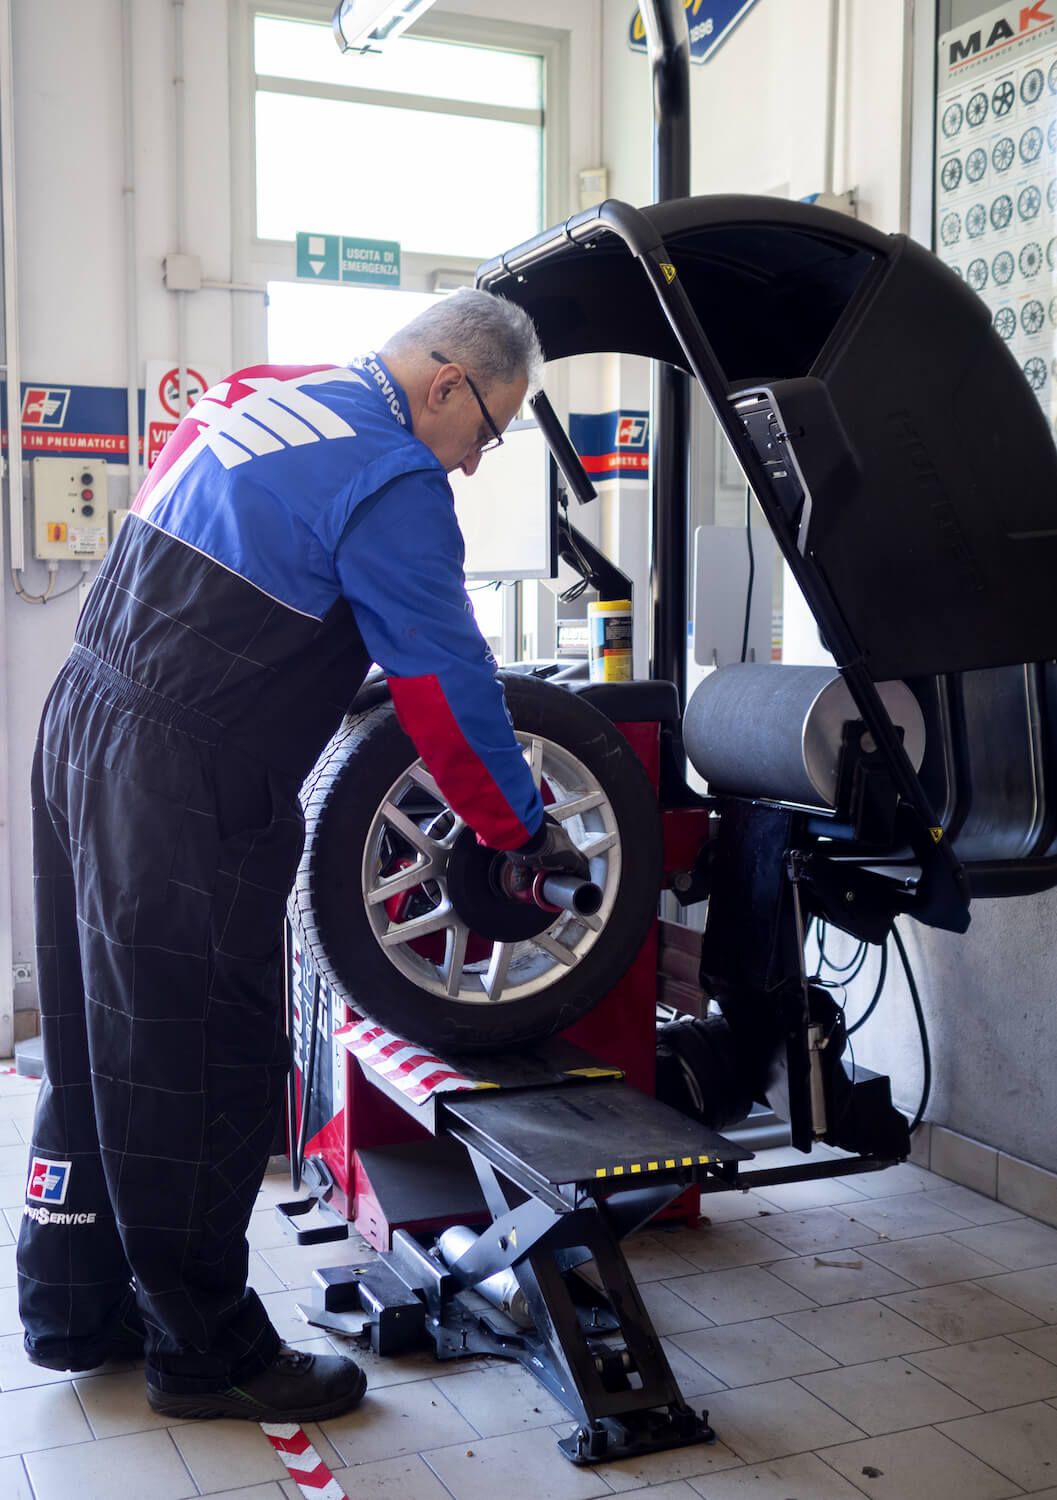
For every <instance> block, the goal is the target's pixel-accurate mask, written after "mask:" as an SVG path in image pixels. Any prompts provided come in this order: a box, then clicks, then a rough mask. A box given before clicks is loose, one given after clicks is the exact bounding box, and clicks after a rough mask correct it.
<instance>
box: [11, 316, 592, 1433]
mask: <svg viewBox="0 0 1057 1500" xmlns="http://www.w3.org/2000/svg"><path fill="white" fill-rule="evenodd" d="M541 359H542V356H541V353H540V348H539V344H538V341H537V339H536V334H535V330H534V328H533V326H532V324H531V322H530V320H529V319H528V318H527V317H526V315H525V314H524V313H523V312H521V311H520V310H519V309H517V308H515V307H514V306H512V305H511V304H508V303H505V302H502V301H500V300H498V299H496V298H493V297H491V296H489V295H487V294H485V293H483V292H460V293H457V294H456V295H455V296H453V297H451V298H448V299H446V300H445V301H443V302H440V303H438V304H437V305H436V306H434V307H432V308H430V309H429V310H428V311H427V312H425V313H423V314H422V315H421V316H420V317H418V318H416V319H415V320H414V321H413V322H412V323H410V324H408V325H407V327H406V328H404V329H402V330H401V331H400V332H399V333H398V334H397V335H396V336H395V337H394V338H392V339H391V340H390V341H389V343H388V344H387V345H386V346H385V348H384V349H383V350H382V351H381V353H380V354H378V355H370V356H367V357H366V358H364V359H362V360H359V361H357V362H356V363H355V364H354V365H352V366H347V367H334V366H318V365H316V366H312V365H310V366H268V365H260V366H254V367H251V368H249V369H244V370H239V371H238V372H237V373H236V374H234V375H231V376H230V377H229V378H228V379H226V380H223V381H221V382H219V384H217V385H215V386H213V387H212V388H211V389H210V390H208V391H206V392H205V394H204V395H203V397H202V398H201V400H200V401H199V402H198V403H197V404H196V405H195V406H194V407H193V408H192V409H191V411H190V412H189V413H188V414H187V416H186V417H185V418H184V420H183V421H182V422H181V423H180V424H179V426H178V427H177V429H176V431H175V433H174V434H173V436H172V438H171V439H170V440H169V442H168V444H167V445H166V447H165V449H164V451H163V452H162V454H161V456H160V457H159V459H158V461H157V462H156V463H155V464H154V466H153V467H152V469H151V471H150V473H149V474H148V476H147V478H146V481H145V482H144V484H143V487H142V488H141V490H140V492H139V494H138V495H137V497H136V499H135V502H134V504H133V506H132V512H131V514H130V516H129V518H128V520H127V522H126V523H125V525H124V526H123V527H122V529H121V532H120V535H119V537H118V539H117V542H116V543H115V545H114V547H113V548H112V549H111V551H110V554H109V556H108V557H107V560H106V563H105V564H104V566H103V568H102V570H101V572H100V574H99V577H98V579H97V580H96V582H95V584H94V586H93V588H92V591H91V594H90V595H89V598H88V601H87V604H86V606H85V608H84V611H83V613H82V615H81V618H80V621H79V624H78V627H77V638H76V643H75V645H74V647H73V649H72V651H71V653H70V656H69V658H68V660H67V662H66V664H65V665H64V666H63V668H62V670H61V672H60V674H59V676H58V678H57V680H56V682H55V684H54V686H53V688H52V690H51V693H50V695H49V698H48V701H47V704H46V706H45V710H44V717H43V721H42V724H41V730H40V737H39V740H38V746H37V755H36V759H35V763H34V771H33V804H34V836H35V866H36V868H35V874H36V900H37V907H36V910H37V936H38V962H39V974H40V1000H41V1016H42V1023H43V1025H42V1029H43V1036H44V1054H45V1066H46V1072H47V1082H46V1083H45V1085H44V1086H43V1088H42V1090H41V1098H40V1105H39V1108H38V1112H37V1118H36V1122H35V1126H34V1134H33V1144H32V1147H31V1162H30V1171H29V1180H28V1185H27V1195H26V1205H25V1213H24V1217H23V1221H22V1229H21V1234H20V1238H19V1246H18V1273H19V1304H20V1311H21V1316H22V1320H23V1323H24V1326H25V1330H26V1350H27V1353H28V1355H29V1357H30V1359H31V1360H33V1361H34V1362H35V1363H37V1364H39V1365H43V1366H45V1367H47V1368H51V1369H73V1370H87V1369H92V1368H94V1367H95V1366H97V1365H99V1364H100V1363H102V1362H103V1361H104V1360H106V1359H108V1358H111V1357H114V1356H115V1355H123V1356H125V1357H128V1356H129V1355H130V1354H135V1353H138V1352H139V1351H141V1350H143V1349H144V1347H145V1353H146V1363H147V1396H148V1400H149V1402H150V1404H151V1405H152V1406H153V1407H154V1408H155V1410H157V1411H159V1412H163V1413H165V1414H168V1415H171V1416H183V1417H247V1418H250V1419H253V1420H256V1421H297V1422H303V1421H311V1420H314V1419H318V1418H323V1417H328V1416H334V1415H336V1414H337V1413H339V1412H341V1411H345V1410H347V1409H349V1408H350V1407H352V1406H354V1405H355V1404H356V1403H357V1401H359V1399H360V1398H361V1396H362V1395H363V1391H364V1388H365V1384H366V1382H365V1380H364V1377H363V1374H362V1372H361V1371H360V1370H359V1369H358V1368H357V1366H356V1365H355V1364H354V1363H353V1362H352V1361H351V1360H345V1359H339V1358H337V1357H320V1356H316V1355H311V1354H307V1353H304V1352H300V1351H295V1350H292V1349H288V1348H286V1347H285V1346H284V1345H283V1344H282V1343H281V1341H280V1339H279V1335H278V1334H277V1333H276V1331H275V1329H274V1328H273V1327H272V1324H271V1322H270V1321H269V1319H268V1316H267V1313H266V1311H265V1308H264V1305H263V1303H262V1302H261V1300H260V1298H259V1297H258V1296H257V1294H256V1293H255V1292H254V1291H252V1290H251V1289H248V1288H247V1285H246V1275H247V1255H248V1251H247V1245H246V1228H247V1224H248V1221H249V1216H250V1213H251V1211H252V1209H253V1205H254V1200H255V1197H256V1194H257V1190H258V1188H259V1186H260V1182H261V1177H262V1175H263V1172H264V1168H265V1164H266V1162H267V1157H268V1152H269V1149H270V1146H271V1143H272V1140H273V1139H274V1135H275V1130H276V1125H277V1120H278V1114H279V1110H280V1108H281V1103H282V1099H283V1093H284V1082H285V1078H286V1074H287V1069H288V1066H289V1048H288V1043H287V1038H286V1035H285V1031H284V1020H283V1015H282V1007H281V1003H280V996H281V972H280V950H281V932H282V922H283V915H284V910H285V903H286V897H287V893H288V891H289V889H290V886H291V884H292V881H293V876H294V873H295V870H296V867H297V863H298V859H299V857H300V853H301V847H302V841H303V834H304V825H303V821H302V816H301V810H300V807H299V804H298V790H299V788H300V786H301V783H302V781H303V779H304V777H305V775H306V774H307V772H308V771H309V770H310V769H311V767H312V765H313V764H314V763H315V761H316V759H317V758H318V756H319V753H320V751H321V750H322V748H323V746H324V745H325V744H326V742H327V740H328V739H329V737H330V736H331V735H332V734H333V732H334V730H335V729H336V728H337V726H338V724H339V722H340V720H341V716H342V714H343V713H344V711H345V709H346V707H347V705H348V704H349V703H350V702H351V701H352V699H353V697H354V696H355V693H356V691H357V689H358V688H359V686H360V683H361V682H362V680H363V677H364V674H365V673H366V671H367V669H368V667H369V665H370V663H371V662H372V661H375V662H378V663H379V664H380V665H381V666H382V667H383V668H384V669H385V670H386V672H387V673H388V675H389V678H390V685H391V691H392V696H393V701H394V704H395V707H396V710H397V713H398V714H399V716H400V719H401V721H402V723H403V725H404V727H405V729H406V730H407V731H408V733H409V734H410V735H411V737H412V739H413V740H414V741H415V743H416V746H417V748H418V750H419V752H420V754H421V755H422V756H423V758H424V759H425V760H426V762H427V764H428V765H429V768H430V770H431V772H432V773H433V775H434V777H435V778H436V780H437V782H438V783H439V785H440V787H441V788H442V790H443V791H444V792H445V795H446V796H447V797H448V799H449V800H450V802H451V804H452V805H453V807H454V808H455V809H456V811H457V812H459V813H460V814H461V816H462V817H463V818H464V819H465V820H466V822H467V823H468V824H469V825H470V826H471V827H472V828H473V829H474V830H475V831H476V832H477V833H478V835H479V836H480V837H481V838H482V840H483V841H484V842H486V843H487V844H489V845H490V846H491V847H493V848H496V849H506V850H511V851H516V853H515V858H516V860H517V861H518V862H520V863H523V864H525V865H527V866H528V867H529V868H530V869H532V868H538V869H542V868H549V869H553V868H570V869H577V868H579V867H580V865H581V864H582V859H581V857H580V856H579V855H578V853H577V851H576V850H575V849H573V847H572V845H571V844H570V843H569V841H568V839H567V838H566V836H565V834H564V833H563V832H562V830H561V829H560V827H559V826H558V825H557V824H555V823H551V822H550V821H549V820H547V819H546V818H545V817H544V814H543V807H542V805H541V802H540V798H539V794H538V792H537V790H536V787H535V785H534V783H533V780H532V777H531V775H530V773H529V770H528V768H527V766H526V764H525V761H524V759H523V757H522V755H521V752H520V749H519V746H518V744H517V741H516V740H515V738H514V734H513V731H512V729H511V726H510V722H509V719H508V718H507V716H506V712H505V705H504V703H503V695H502V691H501V688H500V686H499V684H498V683H497V681H496V678H495V664H494V662H493V660H492V658H491V656H490V654H489V652H488V650H487V647H486V646H485V643H484V641H483V640H482V638H481V635H480V633H479V631H478V630H477V627H476V625H475V623H474V620H473V616H472V614H471V613H470V612H469V609H468V605H467V600H466V594H465V590H464V587H463V576H462V562H463V547H462V538H461V536H460V534H459V528H458V525H457V523H456V519H455V513H454V507H453V502H452V495H451V489H450V486H449V484H448V480H447V474H448V473H450V472H451V471H452V470H453V469H462V470H464V471H465V472H466V473H467V474H472V473H473V472H474V471H475V469H476V468H477V466H478V464H479V463H480V462H481V459H482V455H483V454H485V453H486V452H487V451H488V449H489V448H490V447H492V446H494V445H495V444H497V443H500V442H502V434H503V429H504V428H505V427H506V426H507V424H508V423H509V422H510V420H511V419H512V417H513V416H514V414H515V413H516V412H517V410H518V408H519V406H520V405H521V403H522V401H523V400H524V398H525V395H526V392H527V391H528V390H529V389H530V388H531V387H532V386H533V385H535V384H536V383H537V382H538V379H539V369H540V364H541Z"/></svg>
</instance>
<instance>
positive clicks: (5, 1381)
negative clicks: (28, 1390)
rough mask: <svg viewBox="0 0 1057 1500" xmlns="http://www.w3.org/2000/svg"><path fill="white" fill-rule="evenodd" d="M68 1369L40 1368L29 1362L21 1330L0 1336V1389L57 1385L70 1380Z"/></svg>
mask: <svg viewBox="0 0 1057 1500" xmlns="http://www.w3.org/2000/svg"><path fill="white" fill-rule="evenodd" d="M72 1379H73V1376H72V1375H71V1374H70V1372H69V1371H68V1370H42V1369H41V1368H40V1366H39V1365H32V1364H30V1362H29V1360H28V1359H27V1358H26V1352H25V1349H24V1348H23V1340H22V1332H21V1330H19V1332H18V1333H8V1334H5V1335H4V1336H3V1337H2V1338H0V1391H17V1390H23V1389H24V1388H25V1387H26V1386H31V1385H58V1384H59V1383H60V1382H61V1381H63V1380H72Z"/></svg>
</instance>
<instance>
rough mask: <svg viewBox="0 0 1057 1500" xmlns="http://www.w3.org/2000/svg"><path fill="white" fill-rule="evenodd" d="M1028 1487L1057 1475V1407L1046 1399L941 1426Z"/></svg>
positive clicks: (1042, 1484) (1029, 1488) (971, 1449)
mask: <svg viewBox="0 0 1057 1500" xmlns="http://www.w3.org/2000/svg"><path fill="white" fill-rule="evenodd" d="M940 1431H941V1432H943V1433H945V1434H946V1436H947V1437H950V1438H953V1439H954V1441H955V1442H956V1443H960V1444H961V1446H962V1447H963V1448H967V1449H968V1450H969V1452H970V1453H975V1454H976V1456H977V1458H979V1459H982V1460H983V1462H984V1463H986V1464H990V1466H991V1468H993V1469H997V1470H998V1472H999V1473H1000V1474H1004V1475H1005V1476H1006V1478H1007V1479H1012V1480H1013V1482H1014V1484H1019V1485H1020V1486H1021V1487H1022V1488H1023V1489H1026V1490H1038V1489H1042V1488H1043V1486H1048V1485H1050V1483H1051V1481H1052V1480H1053V1479H1054V1478H1055V1477H1057V1411H1055V1410H1054V1409H1053V1407H1052V1406H1046V1405H1045V1404H1043V1403H1039V1404H1034V1405H1031V1406H1012V1407H1010V1408H1009V1409H1008V1410H1007V1411H996V1412H989V1413H988V1414H987V1415H986V1416H982V1417H968V1418H967V1419H966V1420H965V1421H962V1422H946V1423H944V1425H943V1426H942V1427H941V1429H940Z"/></svg>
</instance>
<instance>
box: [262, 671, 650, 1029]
mask: <svg viewBox="0 0 1057 1500" xmlns="http://www.w3.org/2000/svg"><path fill="white" fill-rule="evenodd" d="M504 685H505V689H506V698H507V707H508V709H509V710H510V714H511V718H512V719H513V723H514V728H515V731H516V732H517V733H518V735H519V737H520V738H521V739H522V740H523V741H527V742H528V743H529V744H530V745H531V747H532V751H531V753H532V758H533V759H532V762H530V763H534V768H535V765H540V766H541V768H542V780H543V792H544V801H545V802H547V801H548V800H550V802H551V805H552V806H553V807H554V809H555V813H556V815H557V814H558V813H560V810H561V806H562V804H563V802H565V803H569V804H570V805H571V803H572V802H573V801H575V800H576V798H577V795H579V798H580V801H581V802H585V801H586V802H588V803H591V806H590V809H589V810H586V811H584V812H582V813H574V814H567V815H566V819H563V820H562V821H563V822H564V823H565V826H566V827H567V829H568V831H569V833H570V835H571V836H572V837H573V838H574V840H575V841H576V842H577V844H578V845H580V846H581V847H582V848H583V850H584V852H585V853H587V854H588V856H589V858H590V860H591V876H592V879H593V880H594V881H595V882H596V883H598V884H600V885H602V887H603V893H604V896H603V905H602V908H601V910H600V911H599V913H598V915H597V916H596V917H592V918H589V919H584V920H583V921H581V919H578V918H576V917H574V916H572V915H571V914H568V913H564V912H562V913H559V914H557V915H555V914H553V913H549V912H540V911H539V909H538V908H536V907H534V906H525V905H523V904H522V903H520V902H514V901H510V900H507V899H505V898H500V897H496V896H494V894H492V893H491V889H490V887H489V888H488V892H487V893H484V894H482V884H481V870H482V863H481V862H482V860H485V861H488V860H489V859H490V856H489V854H488V852H487V851H483V850H481V849H480V848H479V847H478V846H477V844H476V840H475V839H474V837H473V835H472V833H470V832H469V830H468V829H466V828H465V825H462V824H461V822H457V821H456V820H455V819H454V815H453V814H452V813H451V811H450V809H447V804H446V802H445V801H444V799H443V797H442V795H441V794H440V792H439V789H438V788H437V787H436V783H435V782H433V781H432V778H431V777H430V776H429V773H428V772H427V771H426V770H425V767H424V766H423V765H422V762H421V761H420V760H419V758H418V753H417V751H416V750H415V748H414V746H413V744H412V742H411V740H410V739H409V738H408V737H407V735H405V734H404V731H403V730H402V729H401V727H400V724H399V721H398V719H397V717H396V713H395V711H394V709H393V708H392V705H391V704H389V703H385V704H381V705H377V706H374V707H371V708H368V709H367V710H366V711H365V712H362V713H360V714H358V715H356V716H355V717H349V718H347V719H346V720H345V723H344V724H343V725H342V727H341V729H340V730H339V731H338V733H337V734H336V735H335V737H334V739H333V740H332V741H331V743H330V744H329V746H328V747H327V749H326V750H325V751H324V753H323V755H322V757H321V759H320V761H319V763H318V764H317V766H316V768H315V770H314V771H313V773H312V775H311V776H310V777H309V779H308V781H307V782H306V784H305V787H304V788H303V790H302V803H303V806H304V811H305V823H306V837H305V850H304V855H303V858H302V861H301V866H300V869H299V872H298V878H297V884H296V887H295V890H294V894H293V896H292V898H291V907H292V912H291V914H292V918H293V920H294V922H295V924H296V926H297V928H298V929H299V931H300V933H301V936H302V940H303V941H304V942H305V944H306V946H307V948H308V950H309V952H310V953H311V954H312V956H313V958H314V959H315V961H316V963H317V965H318V967H319V969H320V972H321V973H322V975H323V977H324V978H325V979H327V980H328V981H329V983H330V984H331V985H332V986H333V987H334V988H335V989H336V990H337V991H338V993H339V994H341V995H342V996H343V997H345V998H346V999H347V1000H348V1001H349V1002H350V1003H351V1004H352V1006H353V1007H354V1008H355V1009H356V1010H358V1011H360V1012H361V1013H364V1014H366V1015H368V1016H370V1017H371V1019H372V1020H374V1021H377V1022H378V1023H379V1024H380V1025H382V1026H384V1027H386V1028H387V1029H388V1030H390V1031H392V1032H394V1033H396V1034H397V1035H398V1036H401V1037H405V1038H407V1039H408V1040H411V1041H414V1042H417V1043H419V1044H420V1045H422V1046H426V1047H429V1048H432V1049H434V1050H437V1051H440V1052H449V1053H450V1052H455V1053H458V1052H466V1053H469V1052H489V1051H498V1050H503V1049H509V1048H513V1047H518V1046H520V1045H523V1044H525V1043H529V1042H533V1041H538V1040H540V1039H542V1038H544V1037H547V1036H550V1035H551V1034H553V1033H554V1032H556V1031H560V1030H563V1029H564V1028H565V1027H566V1026H569V1025H571V1024H572V1022H574V1021H576V1020H578V1019H579V1018H580V1017H581V1016H583V1015H585V1014H586V1013H587V1012H588V1011H589V1010H591V1009H592V1007H593V1006H594V1005H595V1004H597V1002H598V1001H599V1000H601V999H602V998H603V996H604V995H605V994H606V993H607V992H608V991H609V990H610V989H611V988H612V987H613V985H614V984H615V983H616V982H617V981H618V980H619V979H620V978H621V976H622V975H623V974H624V973H625V971H626V970H627V968H628V966H629V965H630V963H631V961H632V960H633V958H634V957H635V955H636V953H637V952H638V950H639V948H640V947H641V945H642V942H643V940H644V938H645V936H646V934H647V931H648V930H649V926H650V923H651V922H652V921H653V919H654V917H655V916H656V913H657V901H658V896H659V892H660V886H661V877H662V863H663V861H662V848H661V825H660V816H659V812H658V807H657V800H656V796H655V794H654V791H653V788H652V786H651V784H650V782H649V779H648V777H647V776H646V773H645V771H644V769H643V767H642V764H641V762H640V761H639V759H638V757H637V756H636V754H635V753H634V751H633V750H632V749H631V747H630V745H629V744H628V742H627V741H626V740H625V739H624V737H623V735H621V734H620V732H619V731H618V730H617V729H616V728H614V726H613V724H612V723H611V722H610V721H609V720H608V719H607V718H606V717H605V716H604V715H603V714H601V713H599V712H598V710H597V709H595V708H592V707H591V706H590V704H588V703H586V702H584V701H583V700H582V699H580V698H578V697H577V696H576V695H575V694H573V693H569V692H565V691H563V690H562V689H561V688H556V687H551V686H548V685H547V684H545V683H543V682H540V681H538V680H536V679H533V678H531V677H523V676H517V675H509V676H507V677H505V679H504ZM583 788H586V791H584V790H582V789H583ZM394 807H395V808H396V811H397V814H402V815H403V816H402V820H401V819H399V818H398V820H397V821H395V822H394V821H393V814H392V812H391V810H392V809H393V808H394ZM387 808H388V809H390V812H388V813H387V812H386V809H387ZM445 809H447V811H446V812H445V811H444V810H445ZM416 817H417V819H418V821H417V822H416V821H415V819H416ZM401 830H407V831H409V832H410V833H411V835H412V838H413V839H414V841H415V842H414V843H412V842H411V841H410V840H409V839H408V838H407V836H406V832H402V831H401ZM416 830H417V832H416ZM445 840H447V845H448V848H447V853H446V854H444V853H438V851H439V850H442V848H443V845H444V841H445ZM444 859H446V860H447V861H449V862H448V863H447V864H445V865H443V870H444V873H443V876H441V875H440V874H438V875H437V878H436V879H432V878H431V872H433V871H439V870H440V869H441V868H442V864H441V861H442V860H444ZM416 861H417V863H416ZM423 862H425V863H423ZM483 868H484V869H485V871H486V872H487V868H488V865H487V864H485V865H484V866H483ZM467 871H469V872H470V874H469V875H467ZM415 875H417V876H418V880H417V882H415V883H414V884H412V883H411V882H412V881H413V880H414V876H415ZM394 881H396V882H398V883H399V884H400V886H401V887H402V889H401V890H400V891H399V892H398V893H396V894H393V895H389V894H387V893H388V892H389V889H390V886H391V884H392V883H393V882H394ZM485 885H487V874H486V875H485ZM468 892H469V894H467V893H468ZM368 898H370V899H368ZM488 900H491V902H492V905H491V906H489V905H488V904H487V902H488ZM482 902H483V903H484V904H483V905H482V904H481V903H482ZM401 903H403V904H402V905H401ZM496 903H498V905H496ZM422 912H424V915H417V913H422ZM445 912H447V918H446V922H445V923H444V924H441V918H442V917H443V916H444V914H445ZM482 913H483V915H482ZM415 920H418V921H419V924H420V926H421V925H423V924H425V925H427V926H428V925H429V924H430V923H432V924H433V931H432V932H430V933H426V934H422V935H421V936H415V937H414V938H413V940H412V939H408V938H402V937H401V936H400V930H401V928H402V927H403V925H404V924H405V923H406V924H408V925H410V924H411V923H412V922H413V921H415ZM447 924H450V925H447ZM463 928H466V929H468V930H469V936H468V937H464V936H462V932H461V930H462V929H463ZM415 930H416V931H417V929H415ZM482 931H483V936H482V935H481V934H482ZM497 932H498V933H499V935H498V936H497V935H496V933H497ZM518 934H521V935H520V936H519V935H518ZM383 937H384V938H385V939H386V943H387V946H383ZM460 941H463V942H464V943H465V944H466V946H465V948H464V949H463V950H462V953H461V954H460V951H459V948H458V943H459V942H460ZM545 945H546V946H545ZM555 954H558V955H559V957H558V958H555V956H554V955H555ZM563 954H564V955H569V957H570V958H571V960H572V961H571V962H570V961H568V959H567V958H566V957H564V956H562V955H563ZM489 984H490V985H491V991H492V992H493V993H490V991H489V988H488V986H489Z"/></svg>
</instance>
